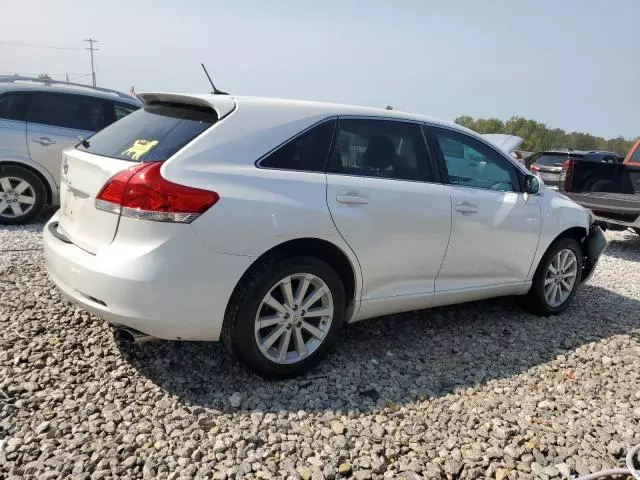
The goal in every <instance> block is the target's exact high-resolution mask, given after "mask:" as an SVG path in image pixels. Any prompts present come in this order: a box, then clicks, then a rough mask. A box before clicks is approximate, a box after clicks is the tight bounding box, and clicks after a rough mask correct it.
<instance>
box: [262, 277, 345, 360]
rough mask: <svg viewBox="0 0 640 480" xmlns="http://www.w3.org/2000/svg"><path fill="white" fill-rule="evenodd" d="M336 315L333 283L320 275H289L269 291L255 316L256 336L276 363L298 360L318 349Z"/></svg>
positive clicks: (264, 350) (268, 357)
mask: <svg viewBox="0 0 640 480" xmlns="http://www.w3.org/2000/svg"><path fill="white" fill-rule="evenodd" d="M333 315H334V305H333V298H332V296H331V290H330V289H329V286H328V285H327V284H326V283H325V282H324V281H323V280H322V279H321V278H320V277H317V276H316V275H312V274H310V273H299V274H294V275H289V276H287V277H285V278H283V279H281V280H280V281H278V282H276V284H275V285H273V287H272V288H271V289H270V290H269V292H267V294H266V295H265V297H264V298H263V299H262V302H261V303H260V306H259V307H258V311H257V314H256V318H255V340H256V343H257V345H258V348H259V350H260V352H261V353H262V355H264V356H265V357H266V358H267V359H269V360H270V361H272V362H274V363H278V364H292V363H298V362H300V361H302V360H304V359H305V358H307V357H308V356H309V355H311V354H312V353H313V352H315V351H316V350H317V349H318V348H319V347H320V345H322V343H323V341H324V339H325V338H326V336H327V335H328V333H329V329H330V328H331V322H332V320H333Z"/></svg>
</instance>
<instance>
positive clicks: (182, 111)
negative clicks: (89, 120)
mask: <svg viewBox="0 0 640 480" xmlns="http://www.w3.org/2000/svg"><path fill="white" fill-rule="evenodd" d="M217 120H218V116H217V115H216V113H215V112H214V111H213V110H212V109H209V108H200V107H194V106H189V105H173V104H160V103H157V104H152V105H145V106H144V107H143V108H140V109H139V110H136V111H135V112H133V113H132V114H130V115H127V116H126V117H124V118H123V119H122V120H120V121H119V122H116V123H114V124H112V125H109V126H108V127H107V128H105V129H104V130H102V131H100V132H98V133H96V134H95V135H94V136H92V137H91V138H90V139H89V147H88V148H85V147H83V146H82V145H79V146H78V147H77V148H79V149H80V150H86V151H88V152H91V153H95V154H96V155H102V156H105V157H114V158H120V159H122V160H132V161H135V162H161V161H164V160H166V159H168V158H169V157H171V156H172V155H173V154H174V153H176V152H177V151H178V150H180V149H181V148H182V147H184V146H185V145H186V144H187V143H189V142H190V141H191V140H193V139H194V138H196V137H197V136H198V135H200V134H201V133H202V132H204V131H205V130H206V129H207V128H209V127H211V126H212V125H213V124H214V123H215V122H216V121H217Z"/></svg>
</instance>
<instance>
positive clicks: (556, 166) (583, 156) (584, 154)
mask: <svg viewBox="0 0 640 480" xmlns="http://www.w3.org/2000/svg"><path fill="white" fill-rule="evenodd" d="M570 159H571V160H573V161H585V162H598V163H620V162H622V158H620V157H619V156H618V154H617V153H615V152H601V151H584V150H571V149H568V150H552V151H548V152H538V153H536V154H535V155H534V156H533V158H532V159H531V160H532V163H531V164H530V165H531V166H530V167H529V170H530V171H531V172H533V173H534V174H537V175H539V176H540V178H542V180H544V183H545V184H546V185H548V186H549V187H551V188H553V189H557V188H558V186H559V184H560V174H561V173H562V165H563V164H564V163H565V162H566V161H567V160H570Z"/></svg>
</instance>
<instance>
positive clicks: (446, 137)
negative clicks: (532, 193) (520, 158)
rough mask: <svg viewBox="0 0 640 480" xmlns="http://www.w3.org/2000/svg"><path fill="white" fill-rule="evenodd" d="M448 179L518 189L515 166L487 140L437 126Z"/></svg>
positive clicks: (460, 182)
mask: <svg viewBox="0 0 640 480" xmlns="http://www.w3.org/2000/svg"><path fill="white" fill-rule="evenodd" d="M434 131H435V136H436V139H437V141H438V145H439V147H440V150H441V151H442V156H443V158H444V163H445V167H446V173H447V177H448V181H449V183H451V184H453V185H460V186H464V187H474V188H486V189H489V190H499V191H505V192H510V191H517V190H519V187H518V177H517V174H516V170H515V166H513V165H511V163H510V162H509V161H508V160H507V159H505V158H503V157H502V155H500V154H499V153H498V152H496V151H495V150H493V149H492V148H491V147H489V146H487V145H485V144H484V143H482V142H480V141H478V140H476V139H475V138H472V137H469V136H468V135H464V134H462V133H458V132H453V131H451V130H444V129H439V128H435V129H434Z"/></svg>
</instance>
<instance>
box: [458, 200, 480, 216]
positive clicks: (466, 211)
mask: <svg viewBox="0 0 640 480" xmlns="http://www.w3.org/2000/svg"><path fill="white" fill-rule="evenodd" d="M454 209H455V211H456V212H459V213H461V214H462V215H471V214H473V213H478V206H477V205H474V204H473V203H471V202H460V203H456V206H455V207H454Z"/></svg>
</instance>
